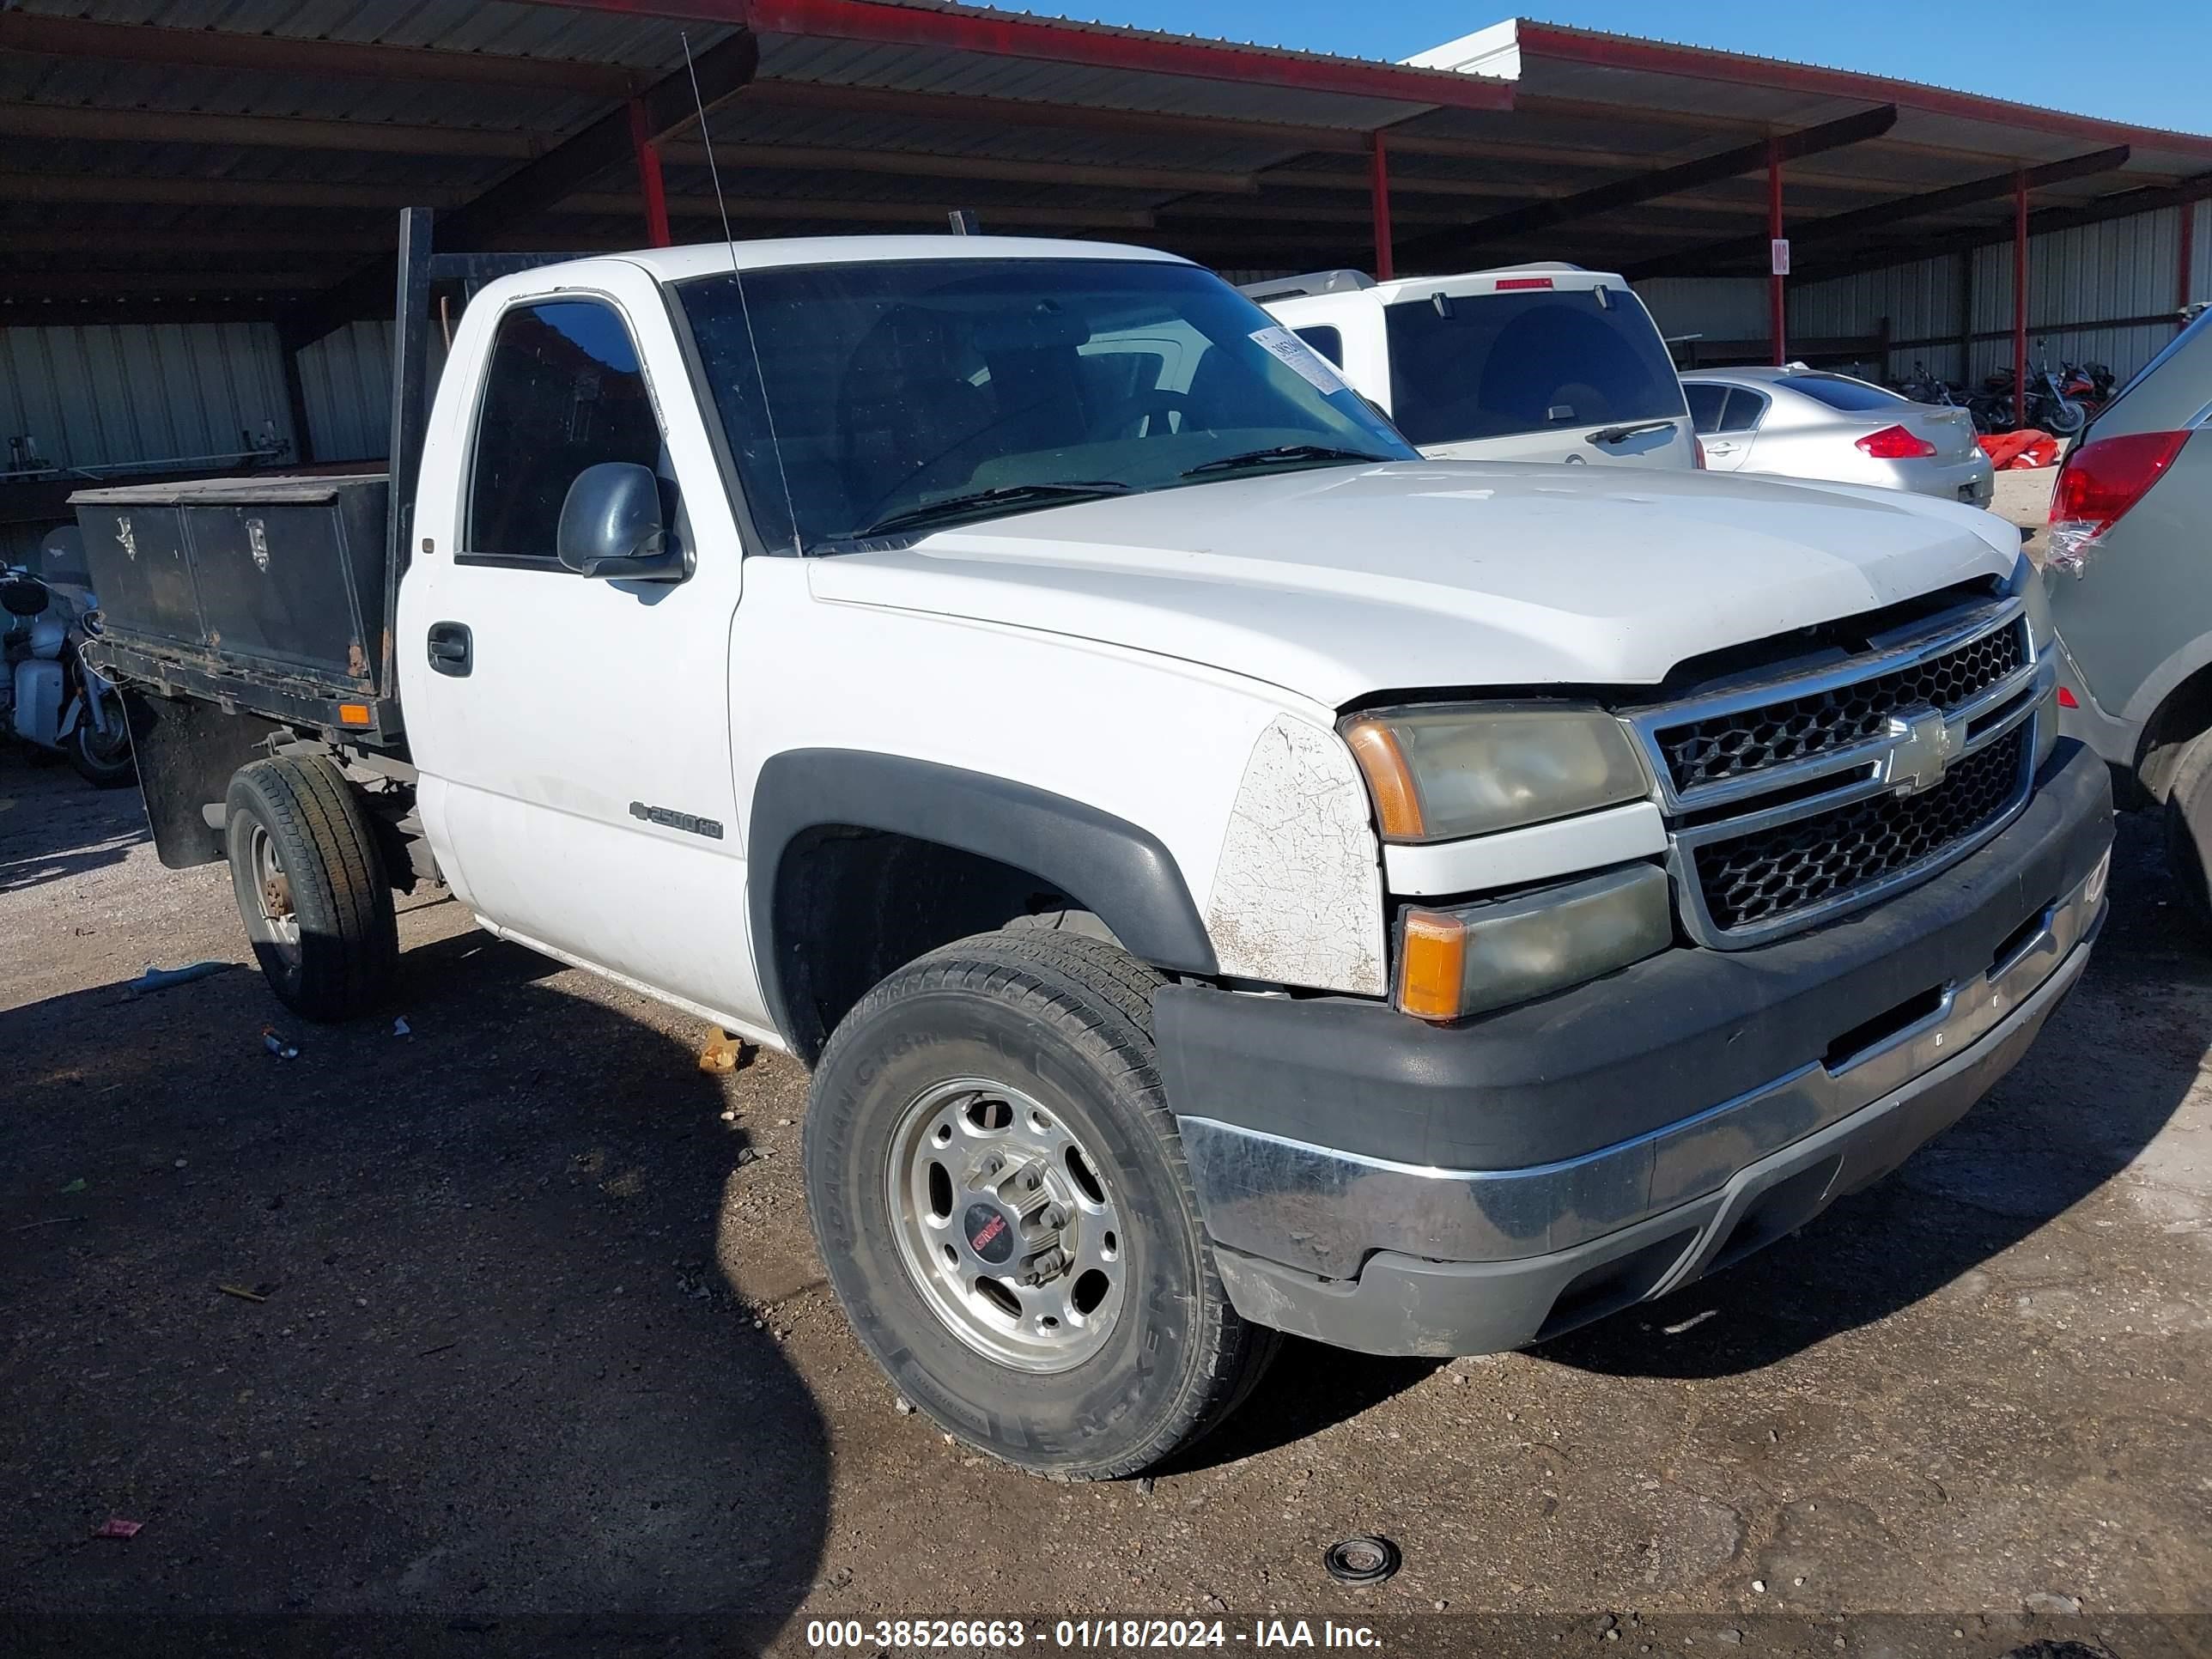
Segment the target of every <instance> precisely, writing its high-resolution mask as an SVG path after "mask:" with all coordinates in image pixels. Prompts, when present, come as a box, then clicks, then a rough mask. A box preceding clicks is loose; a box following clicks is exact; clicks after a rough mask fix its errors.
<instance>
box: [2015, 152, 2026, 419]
mask: <svg viewBox="0 0 2212 1659" xmlns="http://www.w3.org/2000/svg"><path fill="white" fill-rule="evenodd" d="M2012 423H2013V426H2014V427H2015V428H2021V427H2024V426H2026V425H2027V174H2026V173H2021V174H2019V175H2018V176H2017V177H2015V179H2014V180H2013V186H2012Z"/></svg>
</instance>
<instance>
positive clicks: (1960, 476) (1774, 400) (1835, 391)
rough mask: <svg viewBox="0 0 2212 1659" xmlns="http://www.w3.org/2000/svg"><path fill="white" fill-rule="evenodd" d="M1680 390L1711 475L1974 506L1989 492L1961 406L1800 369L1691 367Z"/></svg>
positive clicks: (1984, 462)
mask: <svg viewBox="0 0 2212 1659" xmlns="http://www.w3.org/2000/svg"><path fill="white" fill-rule="evenodd" d="M1682 391H1683V393H1684V394H1685V395H1686V397H1687V398H1689V401H1690V419H1691V422H1692V425H1693V426H1694V427H1695V428H1696V429H1697V434H1698V441H1699V443H1700V444H1702V445H1703V446H1704V447H1705V465H1706V466H1707V467H1708V468H1709V469H1710V470H1711V471H1715V472H1772V473H1779V474H1782V475H1783V476H1784V477H1794V478H1820V479H1823V480H1832V481H1833V482H1835V483H1863V484H1876V485H1879V486H1881V488H1883V489H1909V490H1911V491H1912V492H1913V493H1914V494H1916V495H1937V496H1941V497H1942V499H1943V500H1945V501H1965V502H1967V503H1968V504H1970V505H1972V506H1974V507H1987V506H1988V505H1989V504H1990V497H1991V496H1992V495H1995V494H1996V471H1995V469H1993V468H1992V467H1991V466H1990V458H1989V457H1988V456H1987V455H1984V453H1982V449H1981V446H1980V445H1979V444H1978V443H1976V442H1975V441H1974V423H1973V421H1972V419H1971V418H1970V417H1969V416H1968V415H1967V413H1966V410H1963V409H1957V408H1953V407H1950V406H1949V405H1947V404H1916V403H1914V402H1913V401H1912V400H1911V398H1900V397H1899V396H1898V395H1897V393H1895V392H1892V391H1889V390H1888V389H1887V388H1886V387H1883V386H1875V384H1873V383H1872V382H1871V381H1869V380H1854V379H1853V378H1852V377H1851V376H1850V375H1848V374H1830V373H1829V372H1827V371H1826V370H1825V369H1816V368H1806V367H1805V366H1804V365H1803V364H1802V363H1792V364H1790V366H1788V367H1787V368H1699V369H1692V370H1691V371H1690V372H1689V373H1688V374H1685V375H1683V376H1682Z"/></svg>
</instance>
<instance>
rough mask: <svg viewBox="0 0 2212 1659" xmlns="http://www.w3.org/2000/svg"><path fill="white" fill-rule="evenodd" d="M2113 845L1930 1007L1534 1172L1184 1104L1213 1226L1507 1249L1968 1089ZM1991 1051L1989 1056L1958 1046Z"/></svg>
mask: <svg viewBox="0 0 2212 1659" xmlns="http://www.w3.org/2000/svg"><path fill="white" fill-rule="evenodd" d="M2110 856H2111V855H2110V854H2109V852H2108V853H2106V855H2105V857H2104V858H2103V859H2101V860H2099V861H2098V863H2097V864H2096V866H2094V868H2093V870H2092V872H2090V874H2089V875H2088V876H2087V877H2086V878H2083V879H2082V880H2081V882H2079V883H2078V884H2075V886H2074V888H2073V889H2072V890H2070V891H2069V892H2067V893H2066V894H2065V895H2064V896H2063V897H2061V898H2060V899H2059V900H2058V901H2057V902H2055V903H2053V904H2051V905H2050V906H2049V907H2048V908H2045V910H2044V912H2043V913H2042V915H2041V917H2040V918H2039V922H2040V925H2039V926H2036V927H2033V929H2032V930H2031V931H2027V933H2025V935H2024V936H2023V937H2022V938H2021V939H2020V940H2019V941H2018V943H2017V944H2016V945H2013V946H2011V947H2010V948H2008V949H2007V951H2005V953H2004V955H2003V957H2002V959H2000V960H1998V961H1996V963H1992V965H1991V966H1990V969H1988V971H1987V972H1985V973H1983V974H1980V975H1975V976H1973V977H1972V978H1970V979H1967V980H1965V981H1958V982H1954V983H1951V984H1948V985H1946V986H1944V987H1942V988H1941V990H1940V992H1939V993H1938V994H1936V998H1935V1000H1934V1003H1933V1006H1930V1007H1929V1008H1928V1009H1927V1011H1926V1012H1924V1013H1919V1014H1918V1015H1917V1018H1910V1017H1908V1018H1907V1023H1905V1024H1903V1025H1902V1026H1901V1027H1899V1029H1896V1030H1889V1031H1886V1032H1883V1033H1881V1034H1879V1035H1876V1036H1873V1037H1872V1038H1871V1039H1870V1040H1869V1042H1867V1043H1866V1044H1865V1045H1864V1046H1863V1047H1860V1048H1856V1049H1855V1050H1853V1051H1852V1052H1850V1053H1848V1054H1842V1055H1839V1056H1838V1057H1836V1060H1835V1063H1834V1064H1833V1065H1832V1066H1831V1065H1830V1064H1829V1063H1828V1062H1827V1061H1826V1060H1820V1061H1814V1062H1813V1063H1810V1064H1808V1065H1806V1066H1802V1067H1800V1068H1798V1069H1797V1070H1796V1071H1793V1072H1790V1073H1787V1074H1786V1075H1784V1076H1781V1077H1778V1078H1775V1079H1772V1080H1771V1082H1769V1083H1767V1084H1765V1085H1762V1086H1760V1087H1759V1088H1757V1089H1753V1090H1751V1091H1747V1092H1744V1093H1741V1094H1739V1095H1737V1096H1735V1097H1734V1098H1731V1099H1729V1100H1726V1101H1723V1102H1721V1103H1719V1104H1717V1105H1715V1106H1713V1107H1712V1108H1711V1109H1708V1110H1706V1111H1704V1112H1701V1113H1699V1114H1698V1115H1694V1116H1692V1117H1689V1118H1686V1119H1684V1120H1682V1121H1679V1122H1675V1123H1672V1124H1669V1125H1667V1126H1666V1127H1663V1128H1660V1129H1656V1130H1654V1131H1652V1132H1650V1133H1646V1134H1642V1135H1638V1136H1637V1137H1635V1138H1633V1139H1628V1140H1624V1141H1620V1142H1619V1143H1617V1144H1615V1145H1613V1146H1605V1147H1602V1148H1600V1149H1599V1150H1597V1151H1595V1152H1589V1153H1586V1154H1584V1155H1583V1156H1581V1157H1578V1158H1569V1159H1565V1160H1564V1161H1561V1162H1557V1163H1551V1164H1540V1165H1536V1166H1534V1167H1531V1168H1527V1169H1514V1170H1450V1169H1435V1168H1425V1167H1421V1166H1419V1165H1414V1164H1401V1163H1394V1162H1390V1161H1389V1160H1386V1159H1380V1158H1368V1157H1363V1156H1359V1155H1356V1154H1352V1153H1347V1152H1340V1151H1336V1150H1333V1149H1331V1148H1329V1147H1326V1146H1314V1145H1311V1144H1310V1143H1307V1142H1304V1141H1300V1140H1294V1139H1286V1138H1285V1137H1282V1136H1279V1135H1274V1134H1269V1133H1263V1132H1261V1131H1257V1130H1254V1129H1251V1128H1248V1127H1240V1126H1237V1125H1233V1124H1230V1123H1225V1122H1222V1121H1218V1120H1216V1119H1212V1118H1208V1117H1204V1116H1185V1117H1182V1119H1180V1123H1181V1127H1182V1138H1183V1146H1184V1150H1185V1152H1186V1155H1187V1156H1188V1159H1189V1164H1190V1170H1191V1175H1192V1178H1193V1181H1194V1184H1195V1186H1196V1188H1197V1189H1198V1193H1199V1196H1200V1203H1201V1206H1202V1207H1203V1209H1204V1212H1205V1215H1206V1226H1207V1230H1208V1231H1209V1232H1210V1234H1211V1235H1212V1238H1213V1240H1214V1242H1215V1243H1217V1244H1219V1245H1221V1246H1224V1247H1225V1248H1226V1249H1228V1250H1231V1251H1234V1252H1237V1253H1239V1254H1240V1255H1249V1256H1252V1257H1257V1258H1261V1259H1262V1260H1263V1261H1267V1262H1271V1263H1275V1264H1279V1265H1280V1266H1283V1267H1290V1268H1292V1269H1295V1270H1297V1271H1298V1272H1301V1273H1310V1274H1314V1275H1316V1276H1319V1277H1322V1278H1335V1279H1341V1278H1342V1277H1343V1276H1344V1274H1345V1273H1346V1271H1347V1269H1349V1270H1351V1271H1352V1272H1355V1273H1356V1272H1357V1271H1358V1265H1359V1264H1361V1263H1363V1262H1364V1261H1366V1260H1367V1259H1368V1258H1369V1257H1370V1255H1374V1254H1375V1253H1376V1252H1387V1253H1395V1254H1397V1255H1405V1256H1408V1257H1417V1258H1422V1259H1425V1260H1427V1261H1443V1262H1458V1263H1485V1262H1510V1261H1520V1260H1523V1259H1526V1258H1529V1257H1534V1256H1541V1255H1552V1254H1554V1253H1558V1252H1563V1251H1571V1250H1575V1249H1577V1248H1578V1247H1583V1246H1585V1245H1588V1244H1589V1243H1591V1242H1592V1241H1595V1240H1599V1239H1601V1238H1603V1237H1606V1236H1607V1235H1610V1234H1615V1233H1619V1232H1620V1231H1622V1230H1624V1229H1628V1228H1632V1227H1635V1226H1637V1225H1638V1224H1639V1223H1643V1222H1644V1221H1646V1220H1648V1219H1650V1218H1654V1217H1658V1216H1662V1215H1663V1214H1665V1213H1666V1212H1669V1211H1673V1210H1676V1209H1678V1208H1680V1207H1681V1206H1685V1205H1688V1204H1690V1203H1692V1201H1693V1200H1699V1199H1700V1198H1703V1197H1705V1196H1707V1195H1709V1194H1715V1193H1717V1192H1719V1191H1721V1190H1722V1189H1723V1188H1726V1187H1728V1186H1729V1183H1730V1182H1732V1181H1733V1180H1735V1178H1736V1177H1738V1176H1740V1175H1741V1173H1742V1172H1744V1171H1746V1170H1749V1169H1751V1168H1752V1167H1753V1165H1756V1164H1759V1163H1760V1162H1761V1161H1762V1160H1765V1159H1769V1158H1773V1157H1774V1156H1775V1155H1777V1154H1778V1153H1781V1152H1784V1151H1785V1150H1786V1149H1788V1148H1790V1147H1791V1146H1793V1145H1796V1143H1799V1142H1802V1141H1804V1140H1806V1139H1808V1138H1809V1137H1814V1136H1821V1135H1823V1132H1825V1131H1828V1130H1830V1129H1832V1127H1835V1126H1838V1125H1842V1124H1843V1123H1844V1121H1845V1120H1847V1119H1850V1118H1851V1117H1852V1116H1853V1115H1855V1114H1859V1113H1867V1114H1868V1115H1869V1117H1872V1116H1874V1115H1876V1114H1875V1113H1873V1112H1872V1111H1871V1110H1870V1109H1871V1108H1874V1107H1875V1105H1876V1103H1882V1102H1886V1101H1889V1100H1891V1099H1892V1098H1893V1097H1897V1096H1899V1095H1900V1094H1909V1093H1911V1092H1912V1091H1913V1089H1914V1085H1916V1083H1917V1081H1918V1080H1920V1079H1931V1080H1932V1077H1933V1074H1934V1073H1938V1072H1939V1071H1940V1072H1942V1073H1943V1074H1944V1075H1945V1076H1946V1077H1950V1076H1953V1075H1954V1074H1955V1073H1958V1072H1959V1071H1960V1068H1961V1066H1972V1061H1971V1060H1969V1059H1968V1057H1969V1056H1973V1057H1976V1058H1980V1057H1982V1056H1984V1054H1994V1053H1995V1052H1996V1051H1997V1050H2000V1049H2002V1050H2004V1051H2005V1055H2004V1058H2003V1061H2002V1066H1986V1065H1984V1066H1972V1070H1973V1072H1974V1073H1975V1075H1974V1079H1973V1081H1974V1095H1973V1097H1978V1096H1979V1094H1980V1093H1981V1092H1982V1091H1985V1090H1987V1089H1988V1088H1989V1087H1990V1086H1991V1085H1994V1084H1995V1083H1996V1079H1997V1078H1998V1077H2000V1076H2002V1072H2003V1070H2004V1069H2005V1068H2008V1067H2009V1066H2010V1065H2011V1064H2012V1063H2013V1060H2015V1059H2016V1058H2017V1057H2018V1054H2019V1052H2021V1050H2023V1049H2024V1048H2025V1047H2026V1038H2027V1037H2030V1036H2033V1028H2034V1027H2036V1026H2039V1024H2041V1022H2042V1020H2043V1018H2044V1017H2045V1015H2046V1014H2048V1012H2050V1011H2051V1008H2053V1007H2054V1006H2057V1002H2058V1000H2060V999H2061V998H2062V997H2063V995H2064V994H2065V993H2066V991H2067V990H2068V989H2069V988H2070V987H2071V986H2072V985H2073V983H2074V981H2075V979H2077V978H2078V977H2079V976H2080V975H2081V970H2082V969H2083V968H2084V967H2085V966H2087V959H2088V953H2089V945H2090V943H2091V942H2092V940H2093V937H2094V934H2095V933H2096V931H2097V928H2098V927H2099V925H2100V923H2101V921H2102V920H2103V916H2104V906H2105V884H2106V874H2107V872H2108V870H2109V867H2110ZM2077 867H2078V866H2077ZM1910 1012H1911V1011H1908V1015H1909V1014H1910ZM2023 1033H2024V1034H2025V1035H2024V1036H2023ZM1971 1104H1972V1098H1969V1099H1967V1100H1966V1102H1965V1103H1963V1104H1961V1105H1960V1108H1959V1109H1960V1110H1961V1111H1963V1110H1964V1109H1966V1106H1967V1105H1971ZM1954 1115H1955V1114H1954ZM1945 1121H1948V1119H1947V1120H1945ZM1936 1127H1938V1128H1940V1127H1942V1126H1941V1125H1940V1124H1939V1125H1937V1126H1936ZM1929 1133H1935V1130H1934V1129H1931V1130H1930V1131H1929ZM1824 1138H1825V1137H1824Z"/></svg>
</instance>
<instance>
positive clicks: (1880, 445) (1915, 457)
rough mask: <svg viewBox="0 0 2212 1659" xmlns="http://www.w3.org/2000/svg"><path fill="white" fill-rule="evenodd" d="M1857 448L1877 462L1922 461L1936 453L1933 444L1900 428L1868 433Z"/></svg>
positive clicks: (1885, 428) (1894, 427) (1893, 427)
mask: <svg viewBox="0 0 2212 1659" xmlns="http://www.w3.org/2000/svg"><path fill="white" fill-rule="evenodd" d="M1858 447H1859V448H1860V449H1861V450H1862V451H1863V452H1864V453H1866V454H1869V455H1871V456H1873V457H1874V458H1875V459H1876V460H1877V461H1924V460H1926V459H1928V458H1929V456H1930V455H1933V454H1934V453H1936V446H1935V445H1934V444H1931V443H1929V441H1928V440H1927V439H1925V438H1923V437H1921V436H1919V435H1917V434H1915V433H1911V432H1907V431H1906V430H1905V428H1903V427H1901V426H1886V427H1884V428H1882V429H1881V431H1879V432H1869V433H1868V434H1867V435H1866V436H1865V437H1863V438H1862V439H1860V440H1859V441H1858Z"/></svg>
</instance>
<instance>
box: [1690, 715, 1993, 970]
mask: <svg viewBox="0 0 2212 1659" xmlns="http://www.w3.org/2000/svg"><path fill="white" fill-rule="evenodd" d="M2028 738H2029V728H2028V727H2027V726H2015V727H2014V728H2013V730H2012V731H2011V732H2010V733H2009V734H2008V735H2007V736H2006V737H2005V738H2002V739H2001V740H2000V741H1998V742H1996V743H1992V744H1985V745H1984V747H1982V748H1980V749H1978V750H1975V751H1974V752H1973V753H1972V754H1971V755H1969V756H1968V757H1966V759H1965V760H1963V761H1960V763H1958V764H1957V765H1956V766H1954V767H1953V768H1952V769H1950V771H1949V772H1948V773H1947V774H1945V775H1944V778H1943V781H1942V782H1941V783H1939V784H1937V785H1936V787H1934V788H1932V789H1929V790H1927V791H1925V792H1924V793H1921V794H1917V795H1887V794H1885V795H1870V796H1868V797H1867V798H1865V799H1861V800H1857V801H1853V802H1852V803H1851V804H1850V805H1848V806H1839V807H1837V808H1835V809H1833V810H1832V811H1826V812H1816V813H1814V815H1813V816H1812V817H1802V818H1794V819H1792V820H1790V822H1789V823H1779V824H1777V825H1775V826H1774V827H1773V828H1772V829H1760V830H1755V831H1753V833H1751V834H1750V835H1747V836H1737V837H1735V839H1734V840H1731V841H1723V842H1711V843H1710V844H1708V845H1706V846H1704V847H1700V848H1697V849H1696V850H1695V851H1694V852H1692V854H1690V866H1691V870H1692V873H1693V874H1694V875H1695V877H1696V879H1697V883H1698V887H1699V891H1700V893H1701V894H1702V895H1703V896H1704V898H1705V913H1706V915H1709V916H1711V918H1712V921H1713V925H1714V926H1715V927H1717V928H1719V929H1721V930H1722V931H1723V932H1724V933H1725V932H1730V931H1733V930H1735V929H1738V928H1741V927H1746V926H1747V925H1749V924H1752V923H1756V922H1768V921H1778V920H1781V919H1784V918H1787V917H1789V916H1791V915H1796V913H1797V912H1799V911H1801V910H1804V909H1806V908H1809V907H1813V906H1817V905H1820V904H1822V903H1824V902H1826V901H1827V900H1829V899H1831V898H1833V897H1836V896H1838V895H1839V894H1849V893H1851V892H1853V891H1856V890H1858V889H1861V888H1863V887H1866V886H1868V885H1869V884H1872V883H1875V882H1878V881H1881V880H1883V879H1885V878H1888V877H1890V876H1893V875H1895V874H1897V873H1898V872H1900V871H1905V870H1910V869H1911V868H1912V867H1914V866H1917V865H1920V864H1924V863H1926V862H1927V861H1928V860H1930V859H1931V858H1934V857H1936V856H1938V855H1940V854H1942V852H1943V851H1944V850H1945V849H1946V848H1950V847H1954V846H1956V845H1957V844H1958V843H1960V842H1962V841H1965V840H1967V839H1968V838H1970V837H1971V836H1973V835H1974V834H1975V833H1976V832H1977V831H1978V830H1980V829H1985V828H1987V827H1988V826H1989V825H1990V823H1994V822H1995V821H1996V820H1997V819H1998V818H2001V817H2003V816H2004V814H2005V811H2006V809H2007V808H2008V806H2010V805H2011V804H2012V802H2013V799H2014V797H2015V796H2016V795H2017V794H2018V793H2019V792H2020V787H2021V778H2022V774H2023V772H2024V770H2025V763H2026V757H2027V744H2028Z"/></svg>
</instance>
